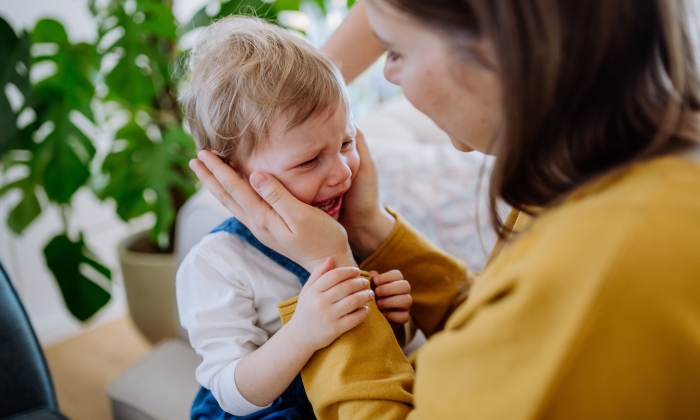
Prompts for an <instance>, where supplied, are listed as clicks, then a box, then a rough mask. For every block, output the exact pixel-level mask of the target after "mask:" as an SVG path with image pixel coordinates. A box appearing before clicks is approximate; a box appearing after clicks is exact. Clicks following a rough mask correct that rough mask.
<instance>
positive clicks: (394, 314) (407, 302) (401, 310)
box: [369, 270, 413, 325]
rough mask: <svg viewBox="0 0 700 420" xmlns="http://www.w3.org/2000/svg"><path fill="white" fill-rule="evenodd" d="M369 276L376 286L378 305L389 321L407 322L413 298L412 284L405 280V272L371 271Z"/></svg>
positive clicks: (401, 323) (396, 322) (393, 322)
mask: <svg viewBox="0 0 700 420" xmlns="http://www.w3.org/2000/svg"><path fill="white" fill-rule="evenodd" d="M369 278H370V280H371V281H372V284H374V285H375V286H376V287H375V289H374V293H375V294H376V295H377V306H378V307H379V310H380V311H381V312H382V314H383V315H384V317H385V318H386V319H387V321H389V322H390V323H392V324H398V325H403V324H405V323H407V322H408V319H409V312H410V310H411V304H412V303H413V299H412V298H411V295H410V293H411V285H410V284H408V282H407V281H406V280H404V278H403V274H401V272H400V271H399V270H391V271H388V272H386V273H383V274H379V273H377V272H376V271H370V273H369Z"/></svg>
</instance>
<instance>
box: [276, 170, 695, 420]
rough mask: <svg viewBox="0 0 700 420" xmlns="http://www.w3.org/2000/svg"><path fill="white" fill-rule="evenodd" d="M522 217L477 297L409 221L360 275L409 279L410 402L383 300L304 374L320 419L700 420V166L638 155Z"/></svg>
mask: <svg viewBox="0 0 700 420" xmlns="http://www.w3.org/2000/svg"><path fill="white" fill-rule="evenodd" d="M523 220H525V219H524V218H522V217H521V218H519V219H517V218H516V217H511V220H510V222H511V223H514V224H515V225H516V227H517V226H518V225H521V226H520V227H521V228H524V229H523V232H522V233H521V234H519V235H518V236H517V237H516V238H514V239H513V240H511V241H510V242H509V243H508V244H507V245H506V246H505V247H504V248H503V249H502V250H500V249H497V250H495V251H494V253H493V254H492V256H493V257H494V259H493V260H492V261H490V262H489V264H488V265H487V267H486V269H485V271H484V272H483V273H482V274H481V276H480V277H479V280H478V281H477V282H476V283H475V285H474V286H473V287H472V289H471V292H470V295H469V297H468V299H466V300H464V296H465V290H466V289H467V286H468V285H469V284H470V280H469V279H470V278H471V277H472V276H470V275H468V274H467V271H466V268H465V267H464V265H463V264H462V263H461V262H459V261H456V260H455V259H453V258H451V257H449V256H448V255H446V254H444V253H442V252H441V251H439V250H438V249H436V248H435V247H433V246H432V245H430V244H429V243H428V242H427V241H426V240H425V239H424V238H423V237H422V236H421V235H420V234H419V233H417V232H416V231H415V230H414V229H413V228H412V227H411V226H410V225H408V224H407V223H406V222H405V221H404V220H403V219H402V218H401V217H398V216H397V223H396V226H395V228H394V230H393V231H392V233H391V234H390V236H389V238H388V239H387V240H386V241H385V242H384V243H383V244H382V245H381V247H380V248H379V249H377V251H375V253H374V254H373V255H372V256H370V258H368V259H367V260H366V261H365V262H364V263H363V265H362V268H363V269H374V270H378V271H380V272H382V271H388V270H389V269H395V268H398V269H400V270H401V271H402V272H403V274H404V275H405V277H406V278H407V279H408V280H409V281H410V282H411V285H412V289H413V290H412V295H413V297H414V301H415V303H414V307H413V308H412V314H413V316H414V317H415V319H416V322H417V324H418V325H419V326H420V327H421V329H422V330H423V331H424V332H425V333H426V334H427V335H428V336H429V341H428V343H427V344H426V345H425V346H424V347H423V348H422V349H421V350H420V352H419V355H418V358H417V364H416V375H415V382H414V384H413V389H412V394H413V400H412V401H411V400H410V399H409V398H408V397H407V392H408V391H409V390H411V389H410V383H407V381H411V380H412V377H411V372H410V370H409V369H410V366H409V365H408V362H407V361H406V360H405V358H402V357H401V356H400V355H397V352H396V348H397V346H398V344H396V341H395V340H394V339H393V337H392V336H391V334H390V333H389V334H387V332H386V331H387V330H388V329H389V326H388V324H386V323H382V322H381V321H382V317H381V314H380V313H378V311H377V310H376V308H375V307H372V310H371V311H370V316H369V318H368V320H370V321H371V322H370V323H367V325H364V324H363V325H360V327H358V328H356V329H354V330H352V331H350V332H348V333H347V334H345V335H344V336H343V337H341V339H339V340H337V341H336V342H335V343H334V344H332V345H331V346H329V347H327V348H326V349H324V350H323V351H322V352H321V353H320V355H321V357H320V358H319V359H320V360H321V362H320V363H319V362H317V360H316V357H317V356H318V355H317V356H314V359H312V362H311V363H309V365H307V367H306V368H305V369H304V370H303V371H302V377H303V380H304V385H305V387H306V390H307V394H308V396H309V399H310V400H311V402H312V404H313V405H314V408H315V409H316V412H317V415H318V416H319V418H322V419H355V418H357V419H364V418H367V419H403V418H409V419H412V420H418V419H424V420H427V419H450V420H452V419H470V418H474V419H549V418H561V419H647V418H648V419H662V418H663V419H666V418H668V419H685V418H688V419H690V418H700V165H698V164H697V163H696V162H693V161H691V160H690V159H687V158H683V157H663V158H658V159H655V160H652V161H648V162H644V163H640V164H637V165H635V166H632V167H631V168H629V169H627V170H626V171H624V172H621V173H618V174H616V175H612V176H609V177H607V178H605V179H603V180H601V181H599V182H597V183H595V184H594V185H591V186H589V187H586V188H584V189H582V190H580V191H579V192H578V193H576V194H575V195H574V196H572V197H570V198H569V199H568V200H567V201H566V202H565V203H563V204H562V205H560V206H558V207H557V208H554V209H552V210H549V211H547V212H545V213H543V214H541V215H539V216H538V217H537V218H536V219H534V220H533V221H532V222H531V223H529V225H528V226H522V225H523ZM288 316H289V314H288ZM388 331H390V330H388ZM337 344H340V345H339V346H338V347H337V348H336V345H337ZM336 350H337V351H336ZM368 360H369V361H371V362H368ZM355 369H357V370H355ZM348 371H351V372H353V378H354V379H353V380H356V381H358V382H359V383H362V389H361V392H357V390H356V389H354V388H352V391H353V392H354V394H353V397H352V398H348V397H347V396H346V395H347V394H346V393H347V389H348V388H347V381H345V380H344V376H345V375H346V373H347V372H348ZM411 405H412V407H411ZM343 407H345V408H346V409H343Z"/></svg>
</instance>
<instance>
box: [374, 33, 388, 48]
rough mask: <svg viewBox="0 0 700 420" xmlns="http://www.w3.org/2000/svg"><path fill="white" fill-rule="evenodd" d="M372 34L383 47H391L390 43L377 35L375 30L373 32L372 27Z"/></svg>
mask: <svg viewBox="0 0 700 420" xmlns="http://www.w3.org/2000/svg"><path fill="white" fill-rule="evenodd" d="M372 34H373V35H374V37H375V38H377V41H379V43H380V44H382V45H384V46H385V47H387V48H389V47H391V43H390V42H387V41H386V40H385V39H383V38H382V37H380V36H379V35H377V33H376V32H374V29H373V30H372Z"/></svg>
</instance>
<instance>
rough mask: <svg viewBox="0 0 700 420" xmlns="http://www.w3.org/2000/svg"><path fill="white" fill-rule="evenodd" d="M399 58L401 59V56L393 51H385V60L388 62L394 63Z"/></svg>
mask: <svg viewBox="0 0 700 420" xmlns="http://www.w3.org/2000/svg"><path fill="white" fill-rule="evenodd" d="M399 58H401V56H400V55H399V54H398V53H396V52H394V51H391V50H389V51H387V54H386V59H387V60H389V61H396V60H398V59H399Z"/></svg>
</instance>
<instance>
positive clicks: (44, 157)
mask: <svg viewBox="0 0 700 420" xmlns="http://www.w3.org/2000/svg"><path fill="white" fill-rule="evenodd" d="M32 39H33V41H34V42H42V43H45V42H50V43H54V44H56V46H57V49H56V52H55V53H53V54H50V55H45V56H41V57H35V58H34V62H35V63H39V62H44V61H51V62H53V63H55V64H56V73H55V74H53V75H52V76H50V77H48V78H46V79H44V80H42V81H40V82H39V83H38V84H37V85H36V86H35V88H34V95H33V96H32V98H31V102H30V103H29V104H28V105H31V106H32V108H33V109H34V111H35V113H36V121H35V122H34V123H32V124H31V125H30V126H28V127H27V128H26V129H24V130H22V133H21V134H22V135H21V136H20V138H21V144H17V145H16V147H18V148H22V149H24V150H29V151H31V153H32V158H31V160H30V162H28V163H26V165H27V167H28V168H29V169H30V172H31V174H30V177H29V178H30V179H31V180H32V182H33V183H34V184H35V185H41V186H43V187H44V190H45V191H46V195H47V196H48V197H49V199H50V200H52V201H55V202H57V203H69V202H70V199H71V197H72V196H73V194H74V193H75V192H76V191H77V190H78V189H79V188H80V187H81V186H83V185H85V183H86V182H87V180H88V179H89V177H90V163H91V161H92V159H93V158H94V156H95V153H96V151H95V147H94V145H93V144H92V141H91V140H90V139H89V138H88V136H87V135H86V134H85V133H84V132H83V131H82V130H81V129H80V128H79V127H78V126H76V125H75V124H73V122H72V121H71V117H70V115H71V112H73V111H78V112H79V113H81V114H82V115H84V116H85V117H86V118H87V119H88V120H90V121H94V117H93V113H92V109H91V101H92V98H93V96H94V91H95V88H94V81H93V80H94V78H95V75H96V73H97V67H98V66H99V57H98V55H97V53H96V51H95V49H94V46H92V45H89V44H85V43H80V44H71V43H70V41H69V40H68V36H67V34H66V31H65V29H64V28H63V25H61V23H59V22H57V21H55V20H50V19H43V20H40V21H39V22H38V23H37V24H36V27H35V29H34V32H33V33H32ZM46 123H52V124H53V127H54V128H53V130H52V131H51V132H50V133H49V134H48V135H47V136H46V137H45V138H44V139H43V141H41V142H40V143H36V142H34V140H33V133H34V131H36V130H37V129H38V128H39V127H42V126H44V125H45V124H46Z"/></svg>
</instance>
